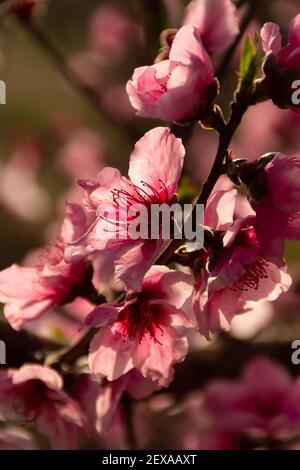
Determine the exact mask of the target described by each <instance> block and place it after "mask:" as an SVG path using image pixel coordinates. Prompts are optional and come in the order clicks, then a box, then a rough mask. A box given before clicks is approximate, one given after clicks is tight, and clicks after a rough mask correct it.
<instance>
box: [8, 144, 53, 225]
mask: <svg viewBox="0 0 300 470" xmlns="http://www.w3.org/2000/svg"><path fill="white" fill-rule="evenodd" d="M41 160H42V155H41V149H40V146H39V142H37V141H36V139H35V138H34V137H33V136H31V135H25V136H22V137H21V138H19V139H18V141H17V143H16V144H15V145H14V147H13V151H12V154H11V155H10V158H9V160H8V161H7V162H6V163H5V164H3V165H2V164H0V202H1V203H2V204H3V205H4V206H5V208H6V209H8V210H9V211H10V212H11V213H12V214H13V215H14V216H16V217H17V218H20V219H23V220H25V221H26V222H27V223H40V222H41V221H45V219H47V218H48V217H49V212H50V208H51V204H50V198H49V195H48V193H47V191H45V190H44V189H43V188H42V186H41V185H40V184H39V183H38V176H39V174H38V172H39V167H40V164H41ZM12 188H18V191H12Z"/></svg>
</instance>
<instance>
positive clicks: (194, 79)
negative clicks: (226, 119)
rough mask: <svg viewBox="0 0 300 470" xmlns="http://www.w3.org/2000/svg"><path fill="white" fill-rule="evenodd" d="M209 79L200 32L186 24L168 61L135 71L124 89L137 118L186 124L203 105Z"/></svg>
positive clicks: (179, 32)
mask: <svg viewBox="0 0 300 470" xmlns="http://www.w3.org/2000/svg"><path fill="white" fill-rule="evenodd" d="M212 80H213V70H212V64H211V60H210V58H209V56H208V54H207V52H206V50H205V49H204V47H203V45H202V41H201V37H200V31H199V30H198V29H197V27H195V26H192V25H186V26H183V27H182V28H181V29H180V30H179V31H178V32H177V34H176V35H175V38H174V41H173V43H172V46H171V49H170V53H169V59H166V60H163V61H162V62H159V63H157V64H154V65H150V66H144V67H139V68H137V69H135V71H134V74H133V77H132V80H129V81H128V83H127V87H126V90H127V93H128V96H129V99H130V102H131V104H132V106H133V107H134V108H135V109H136V111H137V114H138V115H140V116H149V117H155V118H159V119H162V120H165V121H185V120H188V119H191V118H192V117H193V115H194V114H195V113H196V112H197V109H198V108H199V107H200V106H201V105H204V104H205V103H206V101H207V99H208V88H209V85H210V84H211V83H212Z"/></svg>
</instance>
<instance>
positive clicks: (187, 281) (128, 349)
mask: <svg viewBox="0 0 300 470" xmlns="http://www.w3.org/2000/svg"><path fill="white" fill-rule="evenodd" d="M191 290H192V277H191V276H190V275H188V274H185V273H182V272H176V271H172V270H169V269H168V268H167V267H159V266H153V267H152V268H151V269H150V271H149V272H148V273H147V274H146V276H145V278H144V281H143V284H142V290H141V292H139V293H136V294H133V295H132V296H130V297H129V298H128V299H127V300H126V301H125V302H123V303H121V304H117V305H115V304H106V305H102V306H100V307H97V308H96V309H95V310H94V311H93V312H91V314H90V315H89V317H88V319H87V322H88V323H89V324H91V325H92V326H94V327H100V330H99V332H98V333H97V334H96V335H95V337H94V339H93V340H92V343H91V346H90V354H89V365H90V369H91V372H92V373H93V374H94V375H100V376H104V377H107V378H108V380H110V381H111V380H116V379H118V378H119V377H121V376H122V375H124V374H126V373H127V372H129V371H131V370H132V369H134V368H135V369H137V370H138V371H140V373H141V374H142V376H143V377H145V378H151V379H152V380H154V381H157V382H158V383H159V384H160V385H161V386H167V385H168V384H169V383H170V381H171V380H172V376H173V366H174V364H175V363H177V362H181V361H183V359H184V358H185V355H186V353H187V347H188V345H187V339H186V337H184V336H183V332H181V331H179V327H189V326H191V323H190V321H189V319H188V318H187V317H186V315H185V314H184V310H183V309H184V307H185V305H186V303H187V302H188V300H189V298H190V296H191Z"/></svg>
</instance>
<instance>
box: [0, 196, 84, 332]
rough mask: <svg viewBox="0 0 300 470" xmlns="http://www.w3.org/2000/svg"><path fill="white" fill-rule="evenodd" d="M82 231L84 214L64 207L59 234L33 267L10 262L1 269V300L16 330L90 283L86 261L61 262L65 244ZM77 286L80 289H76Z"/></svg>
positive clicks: (72, 206)
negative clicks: (9, 264)
mask: <svg viewBox="0 0 300 470" xmlns="http://www.w3.org/2000/svg"><path fill="white" fill-rule="evenodd" d="M84 230H85V217H84V214H83V212H82V210H81V208H80V207H79V206H77V205H75V204H70V205H68V206H67V211H66V216H65V219H64V223H63V226H62V231H61V235H60V237H59V238H58V239H57V241H56V243H55V244H53V245H50V246H49V247H47V248H46V249H45V250H44V251H42V252H41V253H40V255H39V256H38V258H37V262H36V264H35V266H33V267H29V266H19V265H17V264H13V265H12V266H10V267H9V268H6V269H4V270H3V271H1V272H0V301H1V302H3V303H5V307H4V315H5V317H6V318H7V320H8V321H9V323H10V324H11V326H12V327H13V328H15V329H16V330H19V329H20V328H22V327H23V325H24V324H25V323H26V322H27V321H30V320H33V319H35V318H37V317H39V316H40V315H42V314H43V313H44V312H46V311H47V310H49V309H50V308H52V307H53V306H55V305H59V304H63V303H67V302H71V301H73V300H74V298H75V297H76V295H80V294H81V293H83V292H80V289H81V288H82V286H86V285H87V283H88V284H89V283H90V277H91V272H90V269H89V266H88V264H87V263H86V262H85V261H83V260H80V261H77V262H75V263H72V264H67V263H66V262H65V261H64V251H65V247H66V244H67V243H68V242H70V241H71V240H73V239H74V238H78V237H79V236H80V235H81V234H82V233H83V232H84ZM78 289H79V291H78Z"/></svg>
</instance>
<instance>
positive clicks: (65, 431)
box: [0, 364, 86, 449]
mask: <svg viewBox="0 0 300 470" xmlns="http://www.w3.org/2000/svg"><path fill="white" fill-rule="evenodd" d="M0 418H1V419H3V420H9V421H17V422H20V423H23V422H28V423H33V424H34V425H35V426H36V428H37V430H38V432H40V433H41V434H43V435H45V436H46V437H48V439H49V440H50V444H51V447H52V448H53V449H76V448H78V445H79V439H80V434H81V431H82V429H84V428H85V426H86V423H85V418H84V415H83V413H82V411H81V409H80V407H79V406H78V404H77V403H76V402H75V401H74V400H72V399H71V398H70V397H69V396H68V395H67V394H66V393H65V392H64V391H63V380H62V378H61V376H60V375H59V374H58V373H57V372H55V371H54V370H53V369H50V368H48V367H43V366H40V365H33V364H26V365H23V366H22V367H21V368H20V369H6V370H1V371H0Z"/></svg>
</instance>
